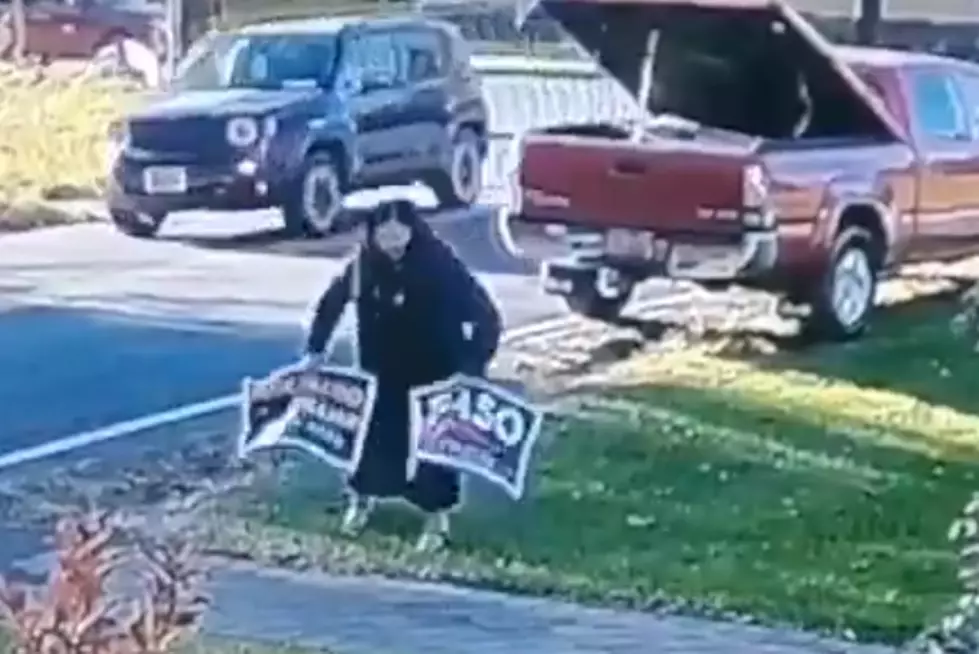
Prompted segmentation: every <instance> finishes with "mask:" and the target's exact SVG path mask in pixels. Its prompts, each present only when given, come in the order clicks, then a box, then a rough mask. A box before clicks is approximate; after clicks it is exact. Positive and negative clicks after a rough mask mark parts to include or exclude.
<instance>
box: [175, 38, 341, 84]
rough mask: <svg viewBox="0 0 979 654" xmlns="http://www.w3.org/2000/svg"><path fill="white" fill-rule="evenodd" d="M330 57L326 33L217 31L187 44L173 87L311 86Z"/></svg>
mask: <svg viewBox="0 0 979 654" xmlns="http://www.w3.org/2000/svg"><path fill="white" fill-rule="evenodd" d="M335 60H336V37H335V36H334V35H332V34H251V35H244V34H238V35H236V34H220V35H217V36H215V37H213V38H210V39H206V40H204V41H202V42H199V43H198V44H197V45H196V46H194V47H193V48H191V51H190V52H189V53H188V54H187V57H186V58H185V59H184V61H183V62H181V64H180V66H179V67H178V69H177V76H176V79H175V80H174V83H173V87H174V89H176V90H195V91H198V90H212V89H227V88H283V87H287V86H296V85H298V86H316V85H317V84H319V83H321V82H323V81H325V80H326V79H328V78H329V76H330V73H332V72H333V70H332V69H333V66H334V62H335Z"/></svg>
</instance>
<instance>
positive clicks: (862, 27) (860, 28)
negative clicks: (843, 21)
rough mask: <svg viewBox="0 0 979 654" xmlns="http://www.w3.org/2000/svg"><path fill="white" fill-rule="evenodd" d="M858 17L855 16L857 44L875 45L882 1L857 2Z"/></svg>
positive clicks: (863, 0)
mask: <svg viewBox="0 0 979 654" xmlns="http://www.w3.org/2000/svg"><path fill="white" fill-rule="evenodd" d="M859 3H860V15H859V16H857V25H856V27H857V30H856V36H857V43H859V44H860V45H875V44H876V43H877V36H878V31H879V28H880V21H881V18H882V13H883V12H882V7H881V5H882V0H859Z"/></svg>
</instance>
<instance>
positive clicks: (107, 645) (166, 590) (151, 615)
mask: <svg viewBox="0 0 979 654" xmlns="http://www.w3.org/2000/svg"><path fill="white" fill-rule="evenodd" d="M55 551H56V555H57V563H56V565H55V566H54V568H53V570H52V571H51V573H50V577H49V579H48V582H47V584H46V585H45V586H43V587H32V586H29V585H23V584H21V585H15V584H10V583H7V582H6V581H5V580H0V617H2V619H3V624H4V626H5V627H6V629H7V630H9V632H10V635H11V638H12V639H13V643H14V652H16V653H17V654H162V653H164V652H168V651H172V649H173V648H174V647H175V646H176V645H177V644H178V642H179V641H180V640H181V639H182V638H183V637H185V636H188V635H190V634H191V632H193V631H195V630H196V628H197V627H198V625H199V622H200V618H201V617H202V614H203V611H204V609H205V608H206V607H207V605H208V599H207V598H206V597H205V596H204V595H202V594H201V593H200V592H199V590H198V588H199V585H200V582H201V580H202V572H201V570H200V569H198V568H197V567H196V566H195V565H193V563H192V560H193V556H192V555H193V552H192V550H191V548H190V547H189V546H188V545H187V544H180V543H151V544H147V543H139V542H132V541H127V540H125V539H124V538H123V535H122V534H121V533H120V532H119V530H118V529H117V528H115V527H114V526H113V525H112V520H111V518H110V516H109V515H108V514H98V515H90V516H85V517H73V518H69V519H65V520H64V521H62V522H61V523H60V524H59V525H58V528H57V532H56V550H55ZM134 581H135V582H139V583H135V584H134V583H133V582H134ZM127 587H128V590H129V592H126V591H127Z"/></svg>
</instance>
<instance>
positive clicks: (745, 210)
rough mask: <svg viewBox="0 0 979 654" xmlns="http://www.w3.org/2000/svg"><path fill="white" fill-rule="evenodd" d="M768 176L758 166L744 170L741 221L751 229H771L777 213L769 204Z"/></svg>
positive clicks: (754, 165) (753, 165)
mask: <svg viewBox="0 0 979 654" xmlns="http://www.w3.org/2000/svg"><path fill="white" fill-rule="evenodd" d="M769 195H770V188H769V179H768V175H767V174H766V173H765V170H764V169H763V168H762V167H761V166H759V165H758V164H751V165H750V166H747V167H746V168H745V169H744V172H743V176H742V179H741V207H742V214H741V221H742V223H743V224H744V226H745V227H747V228H749V229H771V228H773V227H774V226H775V213H774V212H773V211H772V207H771V204H770V202H769Z"/></svg>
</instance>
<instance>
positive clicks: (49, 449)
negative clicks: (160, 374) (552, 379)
mask: <svg viewBox="0 0 979 654" xmlns="http://www.w3.org/2000/svg"><path fill="white" fill-rule="evenodd" d="M684 295H685V294H684ZM679 299H680V298H678V297H677V296H675V295H667V296H664V297H659V298H655V299H652V300H648V301H645V302H640V303H638V304H637V305H636V308H637V309H638V310H639V311H640V313H642V312H643V311H648V310H650V309H654V308H656V307H661V306H663V307H665V306H670V305H673V304H675V303H677V302H678V300H679ZM576 319H577V317H576V316H574V315H567V316H561V317H558V318H551V319H548V320H542V321H539V322H535V323H530V324H529V325H521V326H520V327H514V328H513V329H508V330H507V331H506V332H505V333H504V334H503V337H502V339H501V345H506V344H508V343H512V342H513V341H515V340H520V339H521V338H524V337H526V336H532V335H540V334H542V333H544V332H547V331H550V330H552V329H553V330H559V329H560V328H561V327H563V326H564V325H566V324H570V323H571V322H573V321H574V320H576ZM239 401H240V396H239V395H238V394H237V393H235V394H234V395H224V396H222V397H216V398H213V399H210V400H204V401H203V402H196V403H194V404H187V405H184V406H179V407H174V408H172V409H167V410H166V411H160V412H158V413H152V414H149V415H145V416H142V417H139V418H133V419H131V420H124V421H123V422H117V423H115V424H112V425H106V426H105V427H99V428H98V429H93V430H91V431H86V432H82V433H80V434H74V435H72V436H67V437H65V438H59V439H56V440H53V441H47V442H45V443H41V444H40V445H35V446H32V447H26V448H23V449H19V450H14V451H13V452H8V453H6V454H3V455H0V470H3V469H5V468H11V467H13V466H17V465H21V464H24V463H30V462H32V461H38V460H40V459H46V458H48V457H52V456H57V455H59V454H64V453H66V452H70V451H72V450H77V449H79V448H82V447H87V446H89V445H95V444H98V443H104V442H106V441H111V440H115V439H117V438H123V437H125V436H132V435H134V434H138V433H141V432H145V431H149V430H152V429H157V428H159V427H165V426H167V425H171V424H175V423H178V422H183V421H185V420H193V419H195V418H201V417H204V416H207V415H210V414H213V413H218V412H220V411H227V410H229V409H234V408H236V407H237V406H238V402H239Z"/></svg>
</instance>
